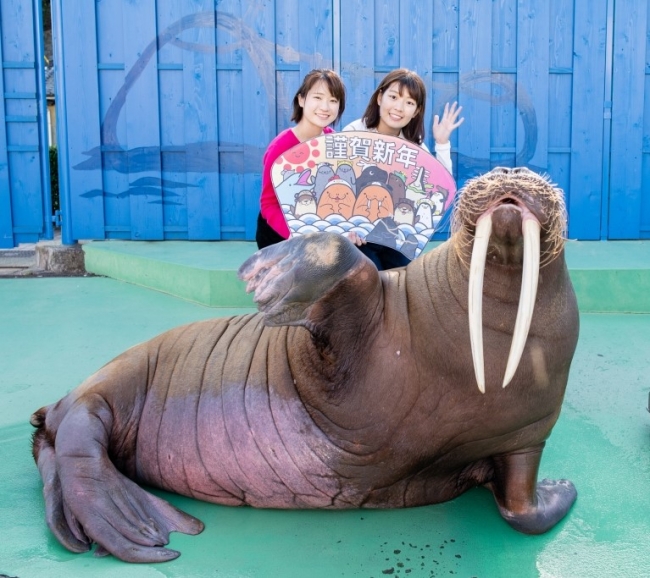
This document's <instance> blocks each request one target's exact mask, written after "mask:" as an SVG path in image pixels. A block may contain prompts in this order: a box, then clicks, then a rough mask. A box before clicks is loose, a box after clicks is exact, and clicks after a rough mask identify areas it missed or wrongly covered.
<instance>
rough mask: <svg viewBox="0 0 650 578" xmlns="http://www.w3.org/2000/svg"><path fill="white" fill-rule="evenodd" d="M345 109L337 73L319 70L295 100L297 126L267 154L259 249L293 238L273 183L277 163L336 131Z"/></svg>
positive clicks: (293, 117)
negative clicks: (300, 146)
mask: <svg viewBox="0 0 650 578" xmlns="http://www.w3.org/2000/svg"><path fill="white" fill-rule="evenodd" d="M344 110H345V87H344V86H343V81H342V80H341V77H340V76H339V75H338V74H336V72H334V71H333V70H328V69H316V70H312V71H311V72H310V73H309V74H307V76H305V78H304V80H303V81H302V84H301V86H300V88H299V89H298V92H296V95H295V96H294V97H293V114H292V115H291V120H292V121H294V122H295V123H296V126H294V127H292V128H288V129H286V130H284V131H282V132H281V133H280V134H279V135H278V136H276V137H275V138H274V139H273V140H272V141H271V143H270V144H269V146H268V148H267V149H266V152H265V153H264V169H263V173H262V196H261V197H260V214H259V216H258V217H257V232H256V234H255V240H256V241H257V247H258V248H259V249H262V248H264V247H267V246H269V245H274V244H275V243H279V242H280V241H284V240H285V239H288V238H289V228H288V227H287V224H286V221H285V219H284V216H283V214H282V208H281V207H280V204H279V203H278V199H277V197H276V196H275V192H274V190H273V183H272V182H271V167H272V166H273V163H274V162H275V160H276V159H277V158H278V157H279V156H280V155H281V154H283V153H285V152H286V151H288V150H289V149H290V148H292V147H294V146H296V145H297V144H300V143H301V142H305V141H308V140H309V139H312V138H315V137H318V136H320V135H322V134H328V133H331V132H334V131H333V129H332V128H330V125H332V124H333V123H335V122H336V121H338V120H339V119H340V118H341V115H342V114H343V111H344Z"/></svg>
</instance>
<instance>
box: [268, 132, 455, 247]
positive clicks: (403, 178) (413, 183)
mask: <svg viewBox="0 0 650 578" xmlns="http://www.w3.org/2000/svg"><path fill="white" fill-rule="evenodd" d="M271 181H272V183H273V187H274V189H275V194H276V196H277V198H278V202H279V203H280V206H281V207H282V211H283V213H284V217H285V219H286V221H287V225H288V226H289V231H290V232H291V235H292V236H296V235H302V234H305V233H311V232H316V231H329V232H334V233H341V234H343V233H346V232H348V231H354V232H356V233H357V234H359V235H360V236H362V237H364V238H365V239H366V241H369V242H372V243H378V244H380V245H385V246H387V247H391V248H394V249H397V250H398V251H400V252H401V253H403V254H404V255H405V256H406V257H408V258H409V259H413V258H415V257H417V256H418V255H419V254H420V253H421V252H422V250H423V249H424V247H425V245H426V244H427V243H428V242H429V239H431V237H432V235H433V233H434V231H435V228H436V226H437V224H438V223H439V222H440V220H441V218H442V216H443V214H444V213H445V211H447V209H448V208H449V207H450V206H451V204H452V202H453V199H454V195H455V194H456V183H455V181H454V178H453V177H452V175H451V174H450V173H449V172H448V171H447V169H445V167H444V166H443V165H442V164H441V163H440V162H439V161H438V160H437V159H436V158H435V157H434V156H433V155H431V154H430V153H429V152H427V151H426V150H424V149H423V148H421V147H420V146H418V145H416V144H415V143H412V142H409V141H407V140H404V139H401V138H398V137H393V136H388V135H383V134H379V133H376V132H366V131H349V132H338V133H330V134H326V135H322V136H320V137H318V138H314V139H311V140H308V141H306V142H303V143H300V144H299V145H296V146H295V147H293V148H291V149H289V150H288V151H287V152H285V153H284V154H282V155H281V156H280V157H278V159H277V160H276V161H275V163H274V164H273V167H272V169H271Z"/></svg>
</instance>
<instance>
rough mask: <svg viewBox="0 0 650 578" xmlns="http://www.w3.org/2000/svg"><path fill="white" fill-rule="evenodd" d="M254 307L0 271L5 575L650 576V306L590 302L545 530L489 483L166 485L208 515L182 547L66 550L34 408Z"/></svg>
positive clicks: (189, 507)
mask: <svg viewBox="0 0 650 578" xmlns="http://www.w3.org/2000/svg"><path fill="white" fill-rule="evenodd" d="M646 290H647V287H646ZM244 311H250V309H224V308H218V309H215V308H210V307H207V306H202V305H198V304H194V303H191V302H189V301H186V300H183V299H179V298H176V297H172V296H169V295H166V294H164V293H161V292H159V291H153V290H150V289H145V288H143V287H139V286H136V285H133V284H129V283H125V282H122V281H117V280H114V279H108V278H102V277H86V278H38V279H23V278H20V279H0V369H1V371H0V464H2V470H1V471H2V476H1V477H0V575H5V576H11V577H19V578H36V577H38V578H42V577H47V578H57V577H66V578H69V577H73V578H74V577H77V576H93V577H114V576H118V577H120V578H130V577H163V576H169V577H215V578H267V577H282V578H294V577H295V578H307V577H309V578H336V577H363V578H370V577H374V578H383V577H384V576H400V577H401V578H405V577H407V576H408V577H412V578H415V577H418V578H420V577H434V576H435V577H442V576H446V577H449V576H462V577H471V576H476V577H480V578H501V577H506V578H510V577H516V578H528V577H542V578H581V577H584V578H601V577H602V578H612V577H619V576H620V577H621V578H630V577H632V578H636V577H639V578H640V577H647V576H650V551H649V550H650V414H649V413H648V412H647V411H646V409H645V406H646V404H647V398H648V390H650V377H649V376H650V361H649V359H650V315H648V314H636V315H631V314H628V315H624V314H592V313H582V315H581V334H580V341H579V345H578V350H577V353H576V357H575V359H574V364H573V367H572V372H571V377H570V382H569V388H568V391H567V396H566V401H565V405H564V408H563V412H562V415H561V417H560V420H559V422H558V424H557V426H556V428H555V430H554V431H553V434H552V436H551V438H550V440H549V441H548V444H547V447H546V451H545V453H544V458H543V460H542V465H541V476H542V477H567V478H569V479H571V480H573V482H574V483H575V484H576V486H577V488H578V501H577V502H576V504H575V506H574V508H573V510H572V511H571V512H570V514H569V516H568V517H567V518H566V519H565V521H563V522H561V523H560V524H559V525H558V526H557V527H556V528H554V529H553V530H552V531H551V532H550V533H548V534H546V535H543V536H524V535H522V534H519V533H517V532H515V531H514V530H512V529H510V527H509V526H507V525H506V523H505V522H504V521H503V520H502V519H501V518H500V516H499V515H498V513H497V509H496V507H495V505H494V503H493V499H492V497H491V494H489V493H488V492H487V491H485V490H482V489H477V490H473V491H471V492H469V493H467V494H465V495H463V496H461V497H460V498H458V499H456V500H454V501H453V502H449V503H446V504H441V505H437V506H429V507H423V508H415V509H409V510H396V511H346V512H311V511H289V512H287V511H268V510H254V509H250V508H228V507H220V506H215V505H211V504H206V503H201V502H197V501H194V500H191V499H187V498H181V497H178V496H169V495H166V494H164V493H162V492H158V493H159V495H165V497H167V498H169V499H170V501H171V502H172V503H174V504H175V505H176V506H178V507H180V508H182V509H184V510H186V511H188V512H189V513H191V514H193V515H195V516H197V517H199V518H201V519H202V520H203V521H204V522H205V524H206V529H205V531H204V532H203V533H202V534H201V535H199V536H194V537H190V536H184V535H178V534H174V535H173V536H172V541H171V544H170V546H171V547H172V548H175V549H178V550H180V551H181V552H182V555H181V557H180V558H179V559H178V560H175V561H173V562H169V563H165V564H158V565H128V564H125V563H122V562H119V561H117V560H116V559H114V558H112V557H107V558H95V557H94V556H93V555H92V554H90V553H89V554H80V555H79V554H72V553H69V552H67V551H66V550H64V549H63V548H62V547H61V546H59V544H58V543H57V542H56V541H55V539H54V538H53V537H52V536H51V535H50V533H49V530H48V529H47V527H46V525H45V522H44V509H43V502H42V496H41V482H40V479H39V476H38V472H37V470H36V467H35V465H34V463H33V461H32V459H31V456H30V453H29V440H30V433H31V427H30V426H29V425H28V420H29V416H30V414H31V412H32V411H34V410H35V409H37V408H38V407H40V406H41V405H45V404H47V403H51V402H53V401H55V400H57V399H59V398H60V397H61V396H63V395H64V394H65V393H66V392H67V391H69V390H70V389H72V388H73V387H75V386H76V385H77V384H78V383H79V382H80V381H81V380H83V379H84V378H85V377H86V376H88V375H89V374H90V373H92V372H93V371H95V370H96V369H97V368H98V367H99V366H100V365H102V364H103V363H105V362H106V361H108V360H110V359H111V358H112V357H114V356H115V355H116V354H118V353H120V352H121V351H123V350H124V349H126V348H127V347H129V346H131V345H134V344H136V343H138V342H140V341H143V340H145V339H147V338H149V337H152V336H154V335H156V334H158V333H159V332H161V331H163V330H165V329H168V328H170V327H173V326H175V325H179V324H182V323H185V322H189V321H193V320H198V319H204V318H207V317H211V316H215V315H219V316H221V315H228V314H230V313H239V312H244ZM495 419H498V416H495Z"/></svg>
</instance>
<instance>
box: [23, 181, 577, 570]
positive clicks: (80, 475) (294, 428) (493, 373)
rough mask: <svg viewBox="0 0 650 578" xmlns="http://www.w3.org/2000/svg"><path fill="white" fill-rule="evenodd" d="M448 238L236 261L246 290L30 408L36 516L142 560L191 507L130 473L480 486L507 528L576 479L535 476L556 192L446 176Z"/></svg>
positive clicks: (338, 501) (553, 335) (306, 499)
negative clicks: (411, 255) (247, 302)
mask: <svg viewBox="0 0 650 578" xmlns="http://www.w3.org/2000/svg"><path fill="white" fill-rule="evenodd" d="M452 225H453V226H452V235H451V237H450V239H449V240H448V241H446V242H445V243H443V244H441V245H440V246H438V247H437V248H435V249H434V250H431V251H430V252H428V253H426V254H424V255H423V256H421V257H419V258H417V259H415V260H414V261H413V262H411V263H410V264H409V265H408V266H407V267H405V268H401V269H395V270H391V271H385V272H379V271H377V269H376V268H375V267H374V265H373V264H372V263H371V262H370V261H369V260H368V259H367V258H366V257H365V256H364V255H363V254H362V253H361V252H360V251H359V250H358V249H357V248H356V247H355V246H354V245H353V244H352V243H351V242H349V241H348V240H347V239H346V238H345V237H343V236H340V235H336V234H330V233H315V234H311V235H304V236H299V237H295V238H292V239H291V240H288V241H286V242H283V243H279V244H277V245H273V246H270V247H268V248H265V249H263V250H261V251H258V252H257V253H255V254H254V255H253V256H252V257H250V258H249V259H248V260H247V261H246V262H245V263H244V264H243V265H242V266H241V268H240V272H239V273H240V276H241V278H242V279H244V280H245V281H246V282H247V289H248V290H249V291H254V294H255V297H254V298H255V301H256V303H257V305H258V308H259V312H258V313H255V314H249V315H241V316H235V317H229V318H220V319H213V320H208V321H202V322H198V323H191V324H189V325H185V326H182V327H179V328H176V329H172V330H170V331H168V332H166V333H163V334H161V335H159V336H157V337H155V338H153V339H151V340H150V341H147V342H146V343H143V344H140V345H136V346H134V347H132V348H131V349H129V350H127V351H126V352H125V353H123V354H121V355H120V356H118V357H117V358H115V359H114V360H113V361H111V362H109V363H108V364H107V365H105V366H104V367H103V368H101V369H100V370H99V371H98V372H97V373H95V374H94V375H92V376H90V377H89V378H88V379H87V380H86V381H84V382H83V383H82V384H81V385H80V386H79V387H77V388H76V389H74V390H73V391H71V392H70V393H69V394H68V395H66V396H65V397H64V398H62V399H61V400H60V401H58V402H57V403H54V404H52V405H49V406H47V407H43V408H41V409H39V410H38V411H36V412H35V413H34V414H33V415H32V417H31V423H32V425H33V426H35V427H36V428H37V430H36V431H35V433H34V435H33V455H34V458H35V460H36V463H37V465H38V469H39V472H40V475H41V477H42V480H43V484H44V488H43V495H44V498H45V510H46V519H47V524H48V526H49V528H50V529H51V531H52V532H53V533H54V534H55V536H56V537H57V539H58V540H59V541H60V542H61V544H63V545H64V546H65V547H66V548H68V549H69V550H71V551H73V552H82V551H86V550H88V549H89V548H90V547H91V545H92V543H93V542H94V543H96V544H97V545H98V547H97V552H98V553H101V554H106V553H111V554H113V555H114V556H116V557H118V558H120V559H122V560H125V561H129V562H160V561H166V560H171V559H173V558H176V557H177V556H178V555H179V553H178V552H176V551H173V550H171V549H168V548H165V547H164V546H165V545H166V544H168V541H169V534H170V532H172V531H178V532H184V533H186V534H197V533H199V532H201V530H202V529H203V524H202V523H201V522H200V521H199V520H198V519H196V518H194V517H192V516H189V515H187V514H185V513H183V512H181V511H180V510H178V509H176V508H174V507H173V506H171V505H170V504H169V503H167V502H165V501H164V500H162V499H160V498H158V497H156V496H153V495H152V494H150V493H149V492H147V491H146V490H144V489H143V488H142V487H140V484H145V485H149V486H154V487H157V488H162V489H164V490H168V491H171V492H177V493H179V494H183V495H185V496H191V497H193V498H196V499H199V500H205V501H208V502H216V503H219V504H227V505H232V506H243V505H249V506H258V507H264V508H330V509H344V508H402V507H413V506H420V505H425V504H435V503H439V502H444V501H446V500H450V499H452V498H455V497H457V496H459V495H460V494H462V493H463V492H465V491H467V490H468V489H470V488H473V487H476V486H485V487H487V488H488V489H489V490H491V491H492V493H493V494H494V498H495V501H496V504H497V507H498V509H499V512H500V513H501V515H502V516H503V518H504V519H505V520H506V521H507V522H508V523H509V524H510V525H511V526H512V527H513V528H515V529H516V530H519V531H521V532H525V533H529V534H538V533H542V532H545V531H546V530H548V529H549V528H551V527H553V526H554V525H555V524H556V523H557V522H558V521H559V520H561V519H562V518H563V517H564V516H565V514H566V513H567V512H568V510H569V509H570V507H571V505H572V504H573V502H574V500H575V499H576V495H577V493H576V489H575V487H574V485H573V484H572V483H571V482H570V481H567V480H542V481H540V482H538V481H537V473H538V466H539V463H540V458H541V455H542V450H543V447H544V444H545V441H546V439H547V438H548V437H549V435H550V433H551V430H552V428H553V426H554V424H555V422H556V420H557V419H558V415H559V413H560V409H561V405H562V400H563V396H564V392H565V388H566V384H567V380H568V375H569V368H570V365H571V360H572V357H573V353H574V350H575V347H576V342H577V338H578V313H577V306H576V299H575V295H574V292H573V288H572V286H571V282H570V280H569V276H568V273H567V268H566V264H565V260H564V249H563V243H564V231H565V225H566V211H565V207H564V200H563V195H562V192H561V191H560V190H559V189H558V188H557V187H556V186H554V185H553V184H552V183H551V182H550V181H549V180H548V178H547V177H544V176H540V175H537V174H536V173H533V172H531V171H529V170H527V169H520V168H518V169H506V168H499V169H494V170H492V171H491V172H490V173H488V174H486V175H483V176H480V177H476V178H475V179H472V180H470V181H468V183H467V184H466V186H465V187H464V188H463V191H462V193H461V194H460V196H459V199H458V202H457V203H456V206H455V209H454V214H453V221H452Z"/></svg>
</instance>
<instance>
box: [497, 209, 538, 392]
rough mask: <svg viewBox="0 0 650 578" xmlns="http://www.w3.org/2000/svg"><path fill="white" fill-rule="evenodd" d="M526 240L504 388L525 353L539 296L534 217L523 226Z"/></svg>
mask: <svg viewBox="0 0 650 578" xmlns="http://www.w3.org/2000/svg"><path fill="white" fill-rule="evenodd" d="M522 230H523V238H524V263H523V268H522V274H521V293H520V295H519V307H518V308H517V320H516V321H515V329H514V331H513V335H512V344H511V345H510V354H509V355H508V364H507V365H506V374H505V377H504V378H503V386H502V387H506V385H508V384H509V383H510V381H511V380H512V378H513V376H514V375H515V371H517V367H518V366H519V361H520V360H521V354H522V353H523V352H524V346H525V345H526V339H527V338H528V331H529V330H530V323H531V320H532V318H533V310H534V308H535V297H536V296H537V282H538V280H539V237H540V230H541V227H540V224H539V221H538V220H537V219H535V218H534V217H529V218H527V219H524V222H523V224H522Z"/></svg>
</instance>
